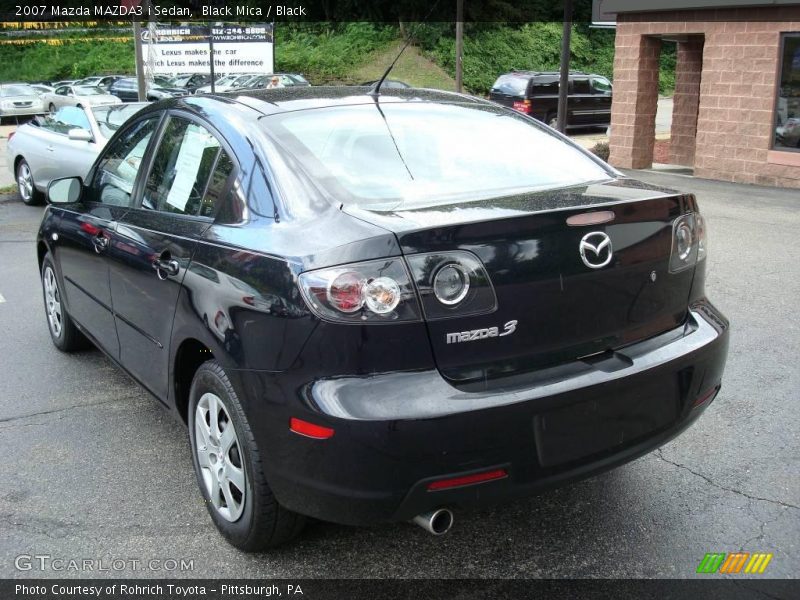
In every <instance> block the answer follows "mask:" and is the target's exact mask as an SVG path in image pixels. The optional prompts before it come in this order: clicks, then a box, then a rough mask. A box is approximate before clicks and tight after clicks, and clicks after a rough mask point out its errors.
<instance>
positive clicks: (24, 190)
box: [17, 158, 42, 206]
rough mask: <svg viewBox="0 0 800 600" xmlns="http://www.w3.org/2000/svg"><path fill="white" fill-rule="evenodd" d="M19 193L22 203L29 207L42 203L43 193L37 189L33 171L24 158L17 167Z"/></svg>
mask: <svg viewBox="0 0 800 600" xmlns="http://www.w3.org/2000/svg"><path fill="white" fill-rule="evenodd" d="M17 191H18V192H19V196H20V198H22V201H23V202H24V203H25V204H27V205H28V206H35V205H37V204H41V202H42V193H41V192H40V191H39V190H37V189H36V184H35V183H34V181H33V171H31V167H30V165H29V164H28V161H26V160H25V159H24V158H23V159H21V160H20V161H19V164H18V165H17Z"/></svg>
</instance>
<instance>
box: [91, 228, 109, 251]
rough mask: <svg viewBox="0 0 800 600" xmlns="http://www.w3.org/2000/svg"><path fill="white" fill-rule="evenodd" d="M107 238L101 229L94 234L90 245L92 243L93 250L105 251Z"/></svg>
mask: <svg viewBox="0 0 800 600" xmlns="http://www.w3.org/2000/svg"><path fill="white" fill-rule="evenodd" d="M108 242H109V240H108V238H107V237H106V236H105V235H104V234H103V232H102V231H101V232H100V233H98V234H97V235H96V236H94V237H93V238H92V245H94V251H95V252H97V253H98V254H100V253H101V252H105V251H106V250H108Z"/></svg>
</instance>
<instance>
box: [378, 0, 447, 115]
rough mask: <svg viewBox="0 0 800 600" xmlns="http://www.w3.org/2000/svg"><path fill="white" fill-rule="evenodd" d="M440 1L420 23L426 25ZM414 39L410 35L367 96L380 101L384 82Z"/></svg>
mask: <svg viewBox="0 0 800 600" xmlns="http://www.w3.org/2000/svg"><path fill="white" fill-rule="evenodd" d="M440 1H441V0H436V2H434V3H433V6H431V9H430V10H429V11H428V14H427V15H425V17H423V19H422V21H420V23H425V22H426V21H427V20H428V17H430V16H431V14H433V11H434V9H435V8H436V7H437V6H439V2H440ZM413 39H414V36H413V35H411V34H410V33H409V35H408V40H406V43H405V44H404V45H403V47H402V48H401V49H400V52H398V53H397V56H395V57H394V60H393V61H392V64H390V65H389V68H388V69H386V71H384V73H383V76H382V77H381V78H380V79H379V80H378V81H376V82H375V83H373V84H372V87H371V88H369V91H368V92H367V95H369V96H372V97H373V98H374V99H375V100H377V99H378V96H380V95H381V86H382V85H383V82H384V81H386V78H387V77H388V76H389V73H391V72H392V69H394V66H395V65H396V64H397V61H398V60H400V57H401V56H403V52H405V51H406V48H408V47H409V46H410V45H411V41H412V40H413Z"/></svg>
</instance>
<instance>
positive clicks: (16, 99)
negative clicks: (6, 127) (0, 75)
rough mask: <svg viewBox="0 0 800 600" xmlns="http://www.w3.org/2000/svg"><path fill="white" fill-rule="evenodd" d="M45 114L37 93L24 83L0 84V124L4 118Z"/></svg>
mask: <svg viewBox="0 0 800 600" xmlns="http://www.w3.org/2000/svg"><path fill="white" fill-rule="evenodd" d="M44 112H45V108H44V103H43V102H42V98H41V96H40V95H39V93H38V92H37V91H36V90H35V89H33V88H32V87H31V86H29V85H28V84H26V83H0V123H2V121H3V119H4V118H6V117H20V116H30V115H40V114H42V113H44Z"/></svg>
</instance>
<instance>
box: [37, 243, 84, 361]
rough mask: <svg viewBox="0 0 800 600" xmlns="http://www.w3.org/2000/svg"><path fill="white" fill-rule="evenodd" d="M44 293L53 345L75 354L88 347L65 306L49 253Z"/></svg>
mask: <svg viewBox="0 0 800 600" xmlns="http://www.w3.org/2000/svg"><path fill="white" fill-rule="evenodd" d="M42 293H43V294H44V310H45V315H46V316H47V330H48V331H49V332H50V339H51V340H53V345H54V346H55V347H56V348H58V349H59V350H61V351H62V352H75V351H76V350H81V349H83V348H85V347H86V346H88V340H87V339H86V337H85V336H84V335H83V334H82V333H81V332H80V331H79V330H78V328H77V327H76V326H75V323H74V321H73V320H72V318H71V317H70V316H69V313H68V312H67V308H66V306H64V300H63V296H62V295H61V287H60V285H59V283H58V276H57V275H56V268H55V265H54V264H53V259H52V258H51V257H50V253H49V252H48V253H47V254H45V256H44V260H43V261H42Z"/></svg>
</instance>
